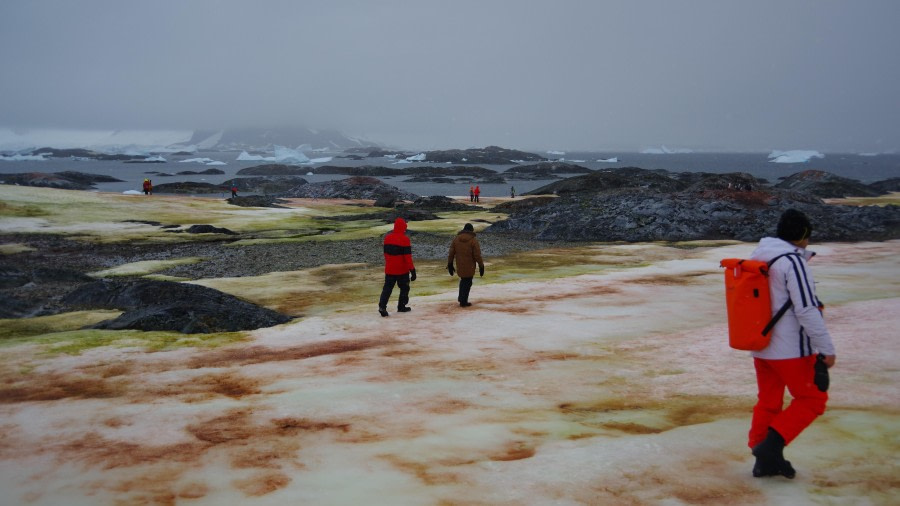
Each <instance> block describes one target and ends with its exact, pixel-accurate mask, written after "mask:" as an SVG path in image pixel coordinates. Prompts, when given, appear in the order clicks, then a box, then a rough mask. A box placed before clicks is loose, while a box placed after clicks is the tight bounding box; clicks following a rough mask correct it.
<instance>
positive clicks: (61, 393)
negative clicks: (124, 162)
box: [0, 187, 900, 505]
mask: <svg viewBox="0 0 900 506" xmlns="http://www.w3.org/2000/svg"><path fill="white" fill-rule="evenodd" d="M18 189H19V188H18V187H17V188H16V190H18ZM38 193H41V192H38ZM73 193H76V196H73V197H72V198H73V199H78V198H82V197H81V196H79V195H78V192H73ZM41 195H44V194H41ZM50 195H55V194H53V193H51V194H50ZM84 195H88V197H85V198H86V199H87V200H90V199H93V198H96V199H97V200H96V201H95V202H94V203H93V204H89V206H88V207H90V206H95V207H96V208H95V209H94V210H93V211H91V210H88V211H86V215H89V216H91V218H90V220H88V221H86V222H78V221H77V220H75V219H71V218H70V217H65V216H58V215H57V214H55V213H62V211H63V210H64V208H63V207H60V208H59V209H56V210H54V209H53V208H52V207H48V211H47V213H48V214H44V215H42V216H40V217H37V216H12V217H11V218H14V219H24V218H28V219H30V218H40V219H43V220H47V221H46V222H44V223H45V224H46V225H47V226H48V227H62V228H66V227H70V228H71V229H74V230H78V231H79V232H78V233H79V234H83V235H82V237H84V238H85V239H86V240H91V241H94V240H102V241H105V240H113V239H112V238H111V237H110V236H112V235H115V233H112V232H110V231H109V230H108V229H105V228H104V227H99V228H100V230H98V231H94V232H90V230H91V229H92V227H91V225H92V224H102V223H108V224H114V223H117V222H116V221H115V219H121V218H122V216H118V217H117V218H116V216H117V214H116V212H115V211H113V210H112V209H118V212H120V213H121V212H123V211H122V210H123V209H125V208H127V206H126V207H125V208H123V207H118V206H124V205H126V203H127V202H129V201H127V200H122V201H119V200H118V198H119V196H100V197H96V196H92V195H93V194H87V193H86V194H84ZM111 197H116V198H111ZM143 197H144V196H134V198H137V199H141V198H143ZM42 198H44V197H42ZM154 198H155V196H154ZM2 199H3V201H4V202H5V203H6V204H7V206H19V209H22V208H25V207H27V206H31V205H35V204H34V202H29V201H28V199H27V198H26V199H23V200H19V201H14V202H9V201H7V200H6V198H5V195H3V196H2ZM179 199H181V200H184V201H192V199H188V198H184V197H181V198H173V201H174V202H176V204H173V205H176V206H181V207H180V209H181V210H185V209H186V208H187V207H185V206H188V204H187V203H178V202H180V200H179ZM158 203H159V202H158ZM79 205H80V204H79ZM219 205H220V203H217V202H200V203H199V204H198V206H199V207H198V209H197V210H196V212H197V213H198V214H197V215H198V216H202V218H203V219H202V220H201V219H197V220H196V221H192V222H193V223H200V222H202V223H210V224H213V225H215V226H224V227H227V228H233V229H236V230H241V231H242V232H247V231H248V230H251V229H254V227H258V228H255V229H254V230H262V227H263V224H264V223H266V222H267V223H269V224H270V225H271V224H274V223H279V219H280V218H278V219H276V218H277V217H278V213H272V214H271V215H270V214H269V213H268V212H267V211H266V210H263V212H259V213H257V212H255V211H256V210H248V211H250V212H249V213H248V214H247V215H246V216H243V215H242V212H243V210H242V209H234V210H232V209H226V210H224V211H223V210H222V209H220V208H219V207H218V206H219ZM328 205H332V204H330V203H329V204H328ZM292 206H296V207H294V208H293V209H296V210H297V211H296V213H297V214H298V215H303V214H304V213H306V214H307V215H311V214H315V215H316V216H327V212H326V211H325V210H324V209H323V208H320V207H319V208H317V207H316V204H314V203H310V204H309V205H308V206H307V204H306V203H305V202H304V201H302V200H299V199H298V200H297V201H294V202H292ZM106 208H109V209H110V210H107V211H102V212H101V209H106ZM338 208H340V209H341V210H340V212H344V211H345V210H346V208H345V207H342V206H338ZM3 209H8V207H5V208H3ZM135 209H136V210H137V208H135ZM140 209H142V211H141V212H135V213H134V214H132V215H129V218H128V219H136V220H151V221H160V222H165V223H169V221H167V220H164V219H161V218H162V217H163V214H164V213H165V212H169V211H161V210H157V209H151V208H149V207H147V208H140ZM225 211H227V212H225ZM331 211H335V212H336V210H334V209H332V210H331ZM329 212H330V211H329ZM104 213H108V214H104ZM62 214H64V213H62ZM352 214H360V213H359V211H358V209H357V210H355V211H354V212H353V213H352ZM8 217H10V215H9V214H6V213H5V211H3V210H2V209H0V228H4V227H6V226H7V224H9V223H17V224H16V225H15V226H16V227H20V226H23V222H7V221H3V220H6V219H7V218H8ZM114 218H115V219H114ZM194 219H195V217H192V218H191V220H194ZM454 219H458V220H461V221H460V222H457V223H454V224H452V226H448V227H446V231H447V234H448V238H449V236H450V234H452V233H454V232H455V231H456V230H458V229H459V226H460V223H464V222H465V221H463V220H467V219H469V218H466V217H465V216H464V215H460V216H457V217H454ZM217 220H221V221H217ZM267 220H270V221H267ZM298 220H302V218H300V217H299V216H298ZM288 221H289V220H288ZM280 223H283V221H282V222H280ZM185 224H186V223H185ZM413 225H416V224H413ZM434 225H435V224H429V226H434ZM277 226H282V225H277ZM353 226H359V227H360V228H359V229H356V230H361V229H364V228H366V227H364V226H361V224H359V223H357V224H356V225H353ZM146 227H147V230H152V229H153V227H150V226H146ZM242 227H244V228H242ZM384 227H385V226H383V224H379V225H377V226H374V225H373V226H371V227H369V228H370V229H371V231H372V232H371V233H372V234H374V235H379V234H381V233H383V232H384V231H386V230H387V229H386V228H384ZM40 228H41V226H40V225H39V226H38V227H37V229H36V230H33V231H31V232H25V233H40V230H39V229H40ZM285 230H287V229H285ZM441 230H443V229H441ZM129 233H130V232H129ZM352 233H356V231H353V232H352ZM153 234H156V232H153V233H152V234H151V236H152V239H149V240H162V239H160V238H158V237H157V236H156V235H153ZM175 235H176V236H180V238H179V240H195V239H193V238H188V237H184V236H185V234H175ZM331 235H334V234H331ZM331 235H329V236H326V237H328V240H333V238H332V237H331ZM487 239H488V237H487V236H485V240H487ZM238 247H239V246H238ZM752 249H753V245H752V244H744V243H734V242H727V243H718V242H697V243H688V244H675V245H669V244H585V245H584V246H583V247H573V248H564V249H563V248H560V249H554V248H548V249H546V250H541V251H532V252H525V253H519V254H513V255H508V256H506V257H501V258H488V259H487V261H488V269H487V272H486V276H485V277H484V278H476V280H475V285H474V287H473V289H472V295H471V298H470V300H471V301H472V302H473V304H474V305H473V306H472V307H470V308H465V309H463V308H460V307H459V306H458V304H456V300H455V299H456V284H457V278H451V277H449V276H448V275H447V273H446V271H445V270H444V267H445V266H444V265H443V262H439V261H424V262H417V267H418V271H419V279H418V280H417V281H415V282H414V283H413V285H412V294H411V295H412V301H411V306H412V307H413V311H412V312H410V313H404V314H397V313H394V312H393V311H392V314H391V316H390V317H388V318H381V317H379V316H378V315H377V313H376V312H375V300H376V298H377V294H378V291H379V290H380V285H381V281H382V279H383V271H382V270H381V266H380V265H366V264H342V265H323V266H320V267H317V268H314V269H305V270H302V271H294V272H288V273H271V274H267V275H264V276H255V277H247V278H221V279H205V280H196V281H193V282H195V283H199V284H204V285H207V286H212V287H214V288H217V289H220V290H223V291H226V292H229V293H234V294H236V295H239V296H242V297H244V298H246V299H247V300H251V301H253V302H257V303H260V304H264V305H266V306H268V307H273V308H277V309H280V310H283V311H285V312H289V313H291V314H294V315H297V316H298V318H296V319H295V320H293V321H292V322H289V323H287V324H284V325H280V326H276V327H272V328H267V329H259V330H256V331H252V332H246V333H235V334H211V335H207V336H195V335H191V336H184V335H180V334H177V333H150V332H148V333H144V332H137V331H98V330H90V329H81V327H83V326H86V325H90V324H92V323H93V322H96V321H98V319H104V318H106V317H110V318H111V317H114V315H115V314H117V313H116V312H79V313H69V314H65V315H58V316H54V317H43V319H38V318H32V319H26V320H4V321H0V328H2V329H4V330H3V333H2V334H0V336H2V339H0V343H2V346H0V428H2V431H0V488H2V490H3V491H4V498H5V500H6V501H9V502H11V503H14V504H20V503H22V504H61V503H65V504H98V503H101V504H115V503H122V504H132V503H138V504H141V503H143V504H156V503H164V504H172V503H178V504H182V503H183V504H213V503H215V504H222V503H228V504H385V505H395V504H510V505H511V504H517V505H518V504H535V505H542V504H551V503H552V504H811V503H812V504H818V503H842V504H845V503H849V504H892V503H894V502H895V501H896V497H897V496H898V494H900V480H898V478H897V472H896V470H897V467H898V460H897V457H896V456H897V455H898V452H900V439H898V437H897V436H898V430H900V429H898V427H900V409H898V408H897V406H900V370H898V369H897V367H896V363H897V360H898V358H900V342H898V340H897V339H896V335H897V332H896V329H897V327H898V326H900V288H898V287H900V254H898V253H900V242H898V241H893V242H885V243H858V244H821V245H819V244H814V245H813V246H812V249H814V250H816V251H817V252H818V253H819V255H818V256H817V257H816V258H815V260H813V269H814V272H815V275H816V281H817V283H818V285H817V288H818V292H819V295H820V297H821V298H822V299H823V300H824V302H825V303H826V306H827V307H826V313H825V314H826V318H827V320H828V324H829V328H830V330H831V332H832V334H833V335H834V336H835V340H836V346H837V349H838V354H837V356H838V359H837V364H836V366H835V368H834V369H832V389H831V391H830V392H829V395H830V397H831V399H830V402H829V409H828V411H827V412H826V413H825V415H823V416H822V417H821V418H820V419H819V420H817V421H816V422H815V423H814V424H813V425H812V426H811V427H810V428H809V429H808V430H807V431H806V432H804V433H803V434H802V435H801V436H800V437H799V438H798V439H797V440H796V441H795V442H794V443H792V444H791V446H789V447H788V448H787V449H786V454H787V456H788V458H789V459H790V460H791V461H792V462H793V465H794V467H796V468H797V470H798V475H797V478H796V479H795V480H790V481H789V480H784V479H780V478H772V479H754V478H752V477H751V475H750V469H751V467H752V462H753V459H752V456H751V455H750V453H749V449H748V448H746V433H747V429H748V423H749V418H750V410H751V408H752V405H753V402H754V397H755V383H754V381H755V380H754V375H753V367H752V361H751V360H750V358H749V357H748V356H747V354H746V353H744V352H739V351H735V350H731V349H729V348H728V346H727V337H726V324H725V321H724V310H725V305H724V302H723V300H722V292H723V282H722V276H721V272H720V270H719V268H718V261H719V259H721V258H726V257H733V256H738V257H740V256H747V255H749V253H750V252H751V251H752ZM148 270H152V269H148ZM150 276H152V274H150ZM395 297H396V295H395Z"/></svg>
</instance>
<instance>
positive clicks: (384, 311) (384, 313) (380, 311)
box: [378, 307, 388, 316]
mask: <svg viewBox="0 0 900 506" xmlns="http://www.w3.org/2000/svg"><path fill="white" fill-rule="evenodd" d="M378 314H380V315H381V316H387V315H388V312H387V309H385V308H383V307H380V308H378Z"/></svg>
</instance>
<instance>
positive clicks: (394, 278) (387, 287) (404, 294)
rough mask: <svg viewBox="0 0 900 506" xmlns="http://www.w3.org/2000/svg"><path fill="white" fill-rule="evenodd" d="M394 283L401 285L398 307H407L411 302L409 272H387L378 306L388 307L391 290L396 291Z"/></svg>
mask: <svg viewBox="0 0 900 506" xmlns="http://www.w3.org/2000/svg"><path fill="white" fill-rule="evenodd" d="M394 284H396V285H397V286H399V287H400V299H399V300H398V301H397V307H398V308H401V307H406V304H408V303H409V273H408V272H407V273H406V274H399V275H394V274H385V275H384V288H382V289H381V298H380V299H378V307H379V308H381V309H387V303H388V299H389V298H391V292H393V291H394Z"/></svg>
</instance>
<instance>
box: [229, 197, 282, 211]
mask: <svg viewBox="0 0 900 506" xmlns="http://www.w3.org/2000/svg"><path fill="white" fill-rule="evenodd" d="M227 200H228V203H229V204H231V205H233V206H240V207H276V208H280V209H285V208H286V206H282V205H279V204H286V203H287V201H286V200H282V199H279V198H277V197H272V196H271V195H250V196H248V197H241V196H237V197H231V198H229V199H227Z"/></svg>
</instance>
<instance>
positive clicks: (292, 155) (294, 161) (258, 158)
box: [236, 146, 311, 165]
mask: <svg viewBox="0 0 900 506" xmlns="http://www.w3.org/2000/svg"><path fill="white" fill-rule="evenodd" d="M236 160H238V161H242V162H279V163H286V164H291V165H300V164H304V163H311V162H310V159H309V158H308V157H307V156H306V155H304V154H303V153H301V152H300V151H297V150H296V149H290V148H286V147H284V146H275V156H262V155H251V154H250V153H248V152H246V151H241V154H240V155H238V157H237V159H236Z"/></svg>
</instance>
